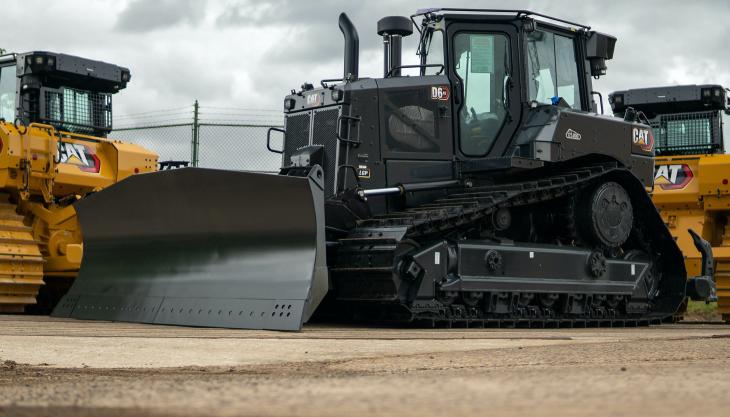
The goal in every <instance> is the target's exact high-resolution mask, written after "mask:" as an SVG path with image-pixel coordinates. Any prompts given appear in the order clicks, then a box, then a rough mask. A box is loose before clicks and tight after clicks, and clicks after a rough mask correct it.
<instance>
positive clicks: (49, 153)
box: [0, 51, 157, 312]
mask: <svg viewBox="0 0 730 417" xmlns="http://www.w3.org/2000/svg"><path fill="white" fill-rule="evenodd" d="M129 80H130V72H129V70H128V69H126V68H123V67H119V66H116V65H112V64H108V63H104V62H100V61H93V60H89V59H84V58H80V57H75V56H70V55H65V54H57V53H51V52H43V51H36V52H29V53H22V54H6V55H2V56H0V312H23V311H29V310H30V311H38V312H49V311H50V309H51V308H52V307H53V306H54V305H55V303H56V302H57V301H58V299H59V298H60V296H61V295H63V293H64V292H65V290H66V289H67V288H68V286H69V285H70V283H71V281H72V280H73V278H75V277H76V275H77V273H78V270H79V267H80V264H81V259H82V255H83V243H82V237H81V232H80V229H79V224H78V220H77V215H76V211H75V209H74V207H73V203H75V202H76V201H78V200H80V199H83V198H84V197H85V196H86V195H88V194H90V193H94V192H96V191H99V190H101V189H103V188H105V187H107V186H109V185H111V184H114V183H116V182H118V181H120V180H122V179H124V178H126V177H129V176H131V175H134V174H136V173H143V172H150V171H155V170H156V169H157V155H156V154H154V153H153V152H150V151H148V150H146V149H144V148H142V147H140V146H137V145H133V144H128V143H122V142H119V141H115V140H110V139H106V135H107V134H108V133H109V132H110V131H111V129H112V95H114V94H115V93H117V92H119V91H120V90H122V89H124V88H125V87H126V85H127V83H128V82H129ZM39 293H40V294H39Z"/></svg>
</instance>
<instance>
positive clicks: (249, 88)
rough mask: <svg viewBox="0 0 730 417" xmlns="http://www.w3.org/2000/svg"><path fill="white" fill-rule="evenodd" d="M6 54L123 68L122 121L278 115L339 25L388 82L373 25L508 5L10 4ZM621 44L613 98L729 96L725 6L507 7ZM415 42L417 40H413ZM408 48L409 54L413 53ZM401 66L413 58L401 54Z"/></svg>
mask: <svg viewBox="0 0 730 417" xmlns="http://www.w3.org/2000/svg"><path fill="white" fill-rule="evenodd" d="M2 3H3V7H2V9H3V18H4V19H3V24H2V25H0V47H3V48H5V49H7V50H11V51H16V52H24V51H27V50H32V49H46V50H52V51H59V52H61V51H62V52H66V53H70V54H77V55H82V56H87V57H89V58H95V59H100V60H104V61H108V62H112V63H117V64H119V65H124V66H127V67H129V68H130V69H131V71H132V82H131V83H130V85H129V87H128V88H127V90H126V91H124V92H123V93H122V94H121V95H119V96H118V97H117V98H115V100H116V103H115V105H116V112H117V114H130V113H139V112H144V111H149V110H159V109H166V108H174V107H179V106H185V105H188V104H189V103H191V102H192V101H193V100H194V99H198V100H200V102H201V103H204V104H205V105H207V106H220V107H243V108H266V109H279V108H280V103H281V102H282V98H283V96H284V95H285V94H286V93H287V92H288V91H289V90H290V89H291V88H296V87H298V86H299V85H301V83H302V82H303V81H305V80H307V81H312V82H316V81H317V80H319V79H321V78H330V77H336V76H338V75H340V74H341V72H342V69H341V68H342V49H343V46H342V37H341V34H340V32H339V30H338V28H337V16H338V14H339V13H340V12H341V11H345V12H347V13H348V14H349V15H350V17H351V18H352V20H353V21H354V23H355V25H356V26H357V28H358V30H359V32H360V41H361V58H360V62H361V71H360V72H361V74H362V75H370V76H380V75H381V71H382V70H381V68H382V64H381V56H382V55H381V49H380V48H381V44H380V39H379V37H378V36H377V34H376V33H375V24H376V21H377V20H378V19H379V18H380V17H382V16H384V15H394V14H402V15H409V14H410V13H412V12H413V11H415V10H416V9H417V8H419V7H424V6H434V5H439V6H444V7H447V6H464V5H467V6H472V7H475V6H478V7H485V8H487V7H495V8H504V7H505V6H507V3H508V2H505V1H488V0H483V1H480V2H464V1H463V0H461V1H452V0H441V1H438V2H436V3H437V4H432V3H431V0H429V2H428V3H422V2H418V1H407V0H387V1H373V0H368V1H362V0H359V1H335V0H318V1H308V0H307V1H305V0H270V1H262V0H256V1H254V0H57V1H54V2H48V1H46V0H3V2H2ZM509 4H510V7H515V8H528V9H531V10H535V11H540V12H543V13H547V14H552V15H555V16H562V17H564V18H566V19H568V20H574V21H578V22H582V23H585V24H588V25H591V26H592V27H593V28H594V29H596V30H599V31H603V32H607V33H610V34H613V35H615V36H617V37H618V43H617V46H616V53H615V58H614V59H613V61H609V63H608V66H609V70H608V76H607V77H605V78H603V79H601V80H600V81H599V82H598V83H597V84H596V87H597V88H598V89H600V90H601V91H603V92H604V93H608V92H610V91H612V90H614V89H623V88H632V87H640V86H656V85H663V84H677V83H706V82H715V83H722V84H725V85H730V48H729V47H728V46H727V42H728V40H730V25H728V24H727V17H728V16H730V2H729V1H727V0H716V1H713V0H706V1H641V2H638V1H631V0H628V1H626V0H614V1H611V2H606V1H564V0H563V1H561V0H552V1H512V2H510V3H509ZM412 38H414V37H411V39H410V40H411V41H414V40H415V39H412ZM412 43H413V42H411V43H408V44H407V45H406V46H408V45H412ZM405 54H406V59H408V57H409V56H411V57H412V56H414V51H413V50H412V49H409V50H407V51H406V52H405Z"/></svg>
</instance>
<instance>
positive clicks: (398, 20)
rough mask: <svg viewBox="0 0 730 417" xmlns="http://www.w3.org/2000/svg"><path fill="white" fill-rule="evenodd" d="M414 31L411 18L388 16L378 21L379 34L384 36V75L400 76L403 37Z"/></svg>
mask: <svg viewBox="0 0 730 417" xmlns="http://www.w3.org/2000/svg"><path fill="white" fill-rule="evenodd" d="M412 33H413V25H412V23H411V19H409V18H407V17H403V16H387V17H384V18H382V19H380V20H379V21H378V35H380V36H382V37H383V77H388V75H389V74H390V76H391V77H400V73H401V71H400V66H401V49H402V48H403V47H402V44H403V37H404V36H409V35H411V34H412Z"/></svg>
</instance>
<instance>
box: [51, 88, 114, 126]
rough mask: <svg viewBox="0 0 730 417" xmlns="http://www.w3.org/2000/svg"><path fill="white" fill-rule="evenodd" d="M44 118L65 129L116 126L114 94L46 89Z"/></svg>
mask: <svg viewBox="0 0 730 417" xmlns="http://www.w3.org/2000/svg"><path fill="white" fill-rule="evenodd" d="M43 98H44V100H45V106H44V108H43V110H44V111H45V113H44V114H43V116H42V117H41V119H42V120H43V121H45V122H47V123H50V124H53V125H56V126H59V127H60V128H61V129H63V130H68V131H70V132H78V133H92V132H94V131H98V130H100V131H105V132H109V131H111V129H112V96H111V94H108V93H97V92H90V91H83V90H76V89H72V88H61V89H59V90H46V91H45V92H44V96H43Z"/></svg>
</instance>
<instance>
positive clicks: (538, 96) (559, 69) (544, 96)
mask: <svg viewBox="0 0 730 417" xmlns="http://www.w3.org/2000/svg"><path fill="white" fill-rule="evenodd" d="M527 54H528V65H529V72H530V100H531V101H536V102H538V103H544V104H551V103H552V99H553V97H562V98H563V99H564V100H565V101H566V102H567V103H568V105H569V106H570V107H572V108H574V109H580V108H581V102H580V85H579V83H578V64H577V63H576V60H575V46H574V43H573V39H571V38H569V37H566V36H561V35H557V34H554V33H551V32H547V31H541V30H536V31H534V32H531V33H530V34H529V35H528V37H527Z"/></svg>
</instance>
